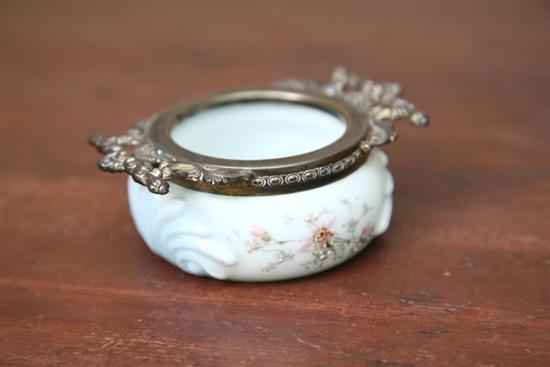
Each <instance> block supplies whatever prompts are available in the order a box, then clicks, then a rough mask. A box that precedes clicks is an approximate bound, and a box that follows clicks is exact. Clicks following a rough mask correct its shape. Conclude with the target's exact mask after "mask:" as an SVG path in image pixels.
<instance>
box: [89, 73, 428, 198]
mask: <svg viewBox="0 0 550 367" xmlns="http://www.w3.org/2000/svg"><path fill="white" fill-rule="evenodd" d="M400 93H401V89H400V87H399V85H398V84H396V83H382V84H379V83H375V82H373V81H371V80H366V79H362V78H360V77H359V76H357V75H355V74H352V73H348V72H346V71H345V70H344V69H343V68H337V69H336V70H335V71H334V72H333V74H332V77H331V79H330V81H329V82H328V83H327V84H324V85H321V84H319V83H317V82H314V81H308V80H298V79H288V80H283V81H280V82H277V83H275V84H274V85H273V86H272V87H268V88H253V89H244V90H235V91H228V92H222V93H217V94H213V95H209V96H205V97H198V98H192V99H190V100H187V101H183V102H181V103H178V104H176V105H174V106H172V107H170V108H168V109H166V110H164V111H161V112H159V113H157V114H155V115H153V116H152V117H150V118H148V119H146V120H143V121H141V122H139V123H137V124H136V125H134V126H133V127H132V128H130V129H129V130H128V131H127V132H126V133H124V134H122V135H117V136H112V137H106V136H104V135H102V134H92V136H91V137H90V143H91V144H92V145H94V146H95V147H96V148H97V149H98V151H99V152H100V153H102V154H103V157H102V158H101V159H100V160H99V161H98V167H99V168H100V169H101V170H103V171H107V172H126V173H128V174H129V175H130V176H131V177H132V178H133V179H134V181H136V182H137V183H140V184H142V185H144V186H146V187H147V188H148V189H149V191H151V192H152V193H155V194H166V193H167V192H168V189H169V182H173V183H176V184H180V185H183V186H186V187H189V188H193V189H196V190H200V191H207V192H214V193H219V194H227V195H270V194H280V193H288V192H295V191H300V190H306V189H310V188H314V187H317V186H321V185H324V184H326V183H328V182H331V181H334V180H337V179H339V178H341V177H343V176H345V175H347V174H349V173H351V172H353V171H354V170H355V169H356V168H358V167H359V166H360V165H361V163H362V162H364V161H365V159H366V158H367V156H368V154H369V152H370V151H371V149H372V148H374V147H376V146H380V145H383V144H386V143H389V142H393V141H395V140H396V138H397V132H396V130H395V127H394V122H395V121H397V120H401V119H408V120H409V121H410V122H411V123H412V124H413V125H416V126H426V125H428V118H427V116H426V115H425V114H424V113H422V112H420V111H418V110H417V109H416V107H415V106H414V105H413V104H412V103H410V102H408V101H406V100H404V99H402V98H401V97H400ZM252 101H279V102H290V103H298V104H304V105H309V106H312V107H317V108H320V109H322V110H325V111H328V112H330V113H332V114H334V115H336V116H338V117H339V118H340V119H341V120H342V121H343V122H344V123H345V125H346V130H345V132H344V134H343V135H342V136H341V137H340V138H339V139H338V140H336V141H335V142H333V143H332V144H329V145H327V146H325V147H323V148H321V149H318V150H315V151H313V152H309V153H305V154H300V155H296V156H292V157H286V158H276V159H265V160H230V159H222V158H215V157H211V156H206V155H201V154H197V153H194V152H191V151H189V150H187V149H185V148H184V147H182V146H180V145H178V144H176V143H175V142H174V140H173V139H172V137H171V131H172V128H173V127H174V126H175V124H178V123H185V122H182V121H183V120H184V119H185V117H186V116H189V115H191V114H194V113H197V112H198V111H201V110H205V109H208V108H213V107H215V106H218V105H224V104H230V103H244V102H252Z"/></svg>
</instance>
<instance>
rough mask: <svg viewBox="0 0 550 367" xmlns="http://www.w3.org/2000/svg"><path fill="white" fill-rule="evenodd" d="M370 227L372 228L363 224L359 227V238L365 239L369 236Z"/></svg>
mask: <svg viewBox="0 0 550 367" xmlns="http://www.w3.org/2000/svg"><path fill="white" fill-rule="evenodd" d="M371 229H372V228H371V226H370V225H366V226H364V227H363V229H361V236H360V238H361V239H365V238H367V237H369V235H370V231H371Z"/></svg>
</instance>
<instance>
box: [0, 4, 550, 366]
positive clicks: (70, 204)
mask: <svg viewBox="0 0 550 367" xmlns="http://www.w3.org/2000/svg"><path fill="white" fill-rule="evenodd" d="M407 4H408V5H407ZM407 4H404V3H399V4H397V3H394V4H389V5H385V6H382V5H380V4H361V3H345V4H336V3H334V4H328V3H325V4H322V5H321V4H317V3H303V4H299V5H292V4H291V3H278V4H277V3H263V4H256V5H254V4H252V3H244V2H243V3H218V4H206V5H200V4H184V3H181V4H179V5H177V4H176V3H153V4H151V3H145V4H144V3H141V4H133V3H123V2H120V3H116V5H109V4H108V3H102V4H99V5H98V4H96V5H94V4H92V3H88V4H84V3H81V4H69V3H66V4H65V5H59V4H57V5H56V4H45V3H34V4H33V3H26V4H25V3H16V2H10V3H8V2H2V3H0V129H1V130H0V138H1V141H0V153H1V154H0V167H1V169H0V179H1V183H2V184H1V194H0V365H3V366H31V365H32V366H77V365H81V366H99V365H117V366H118V365H121V366H148V365H153V366H155V365H156V366H167V365H190V366H235V365H245V366H290V365H296V366H486V367H487V366H549V365H550V143H549V141H550V6H549V5H548V3H542V2H541V3H525V2H521V3H511V2H506V3H500V4H499V3H494V2H493V3H478V4H477V5H476V4H475V3H467V4H466V5H464V4H462V5H461V4H459V3H447V4H440V5H437V6H436V5H434V4H433V3H431V5H430V3H407ZM338 64H342V65H345V66H347V67H348V68H349V69H350V70H353V71H356V72H358V73H361V74H363V75H367V76H369V77H370V78H373V79H375V80H388V79H389V80H398V81H400V82H401V83H402V85H403V87H404V90H405V92H406V96H407V97H409V98H410V99H411V100H413V101H414V102H416V103H417V105H418V106H420V107H422V108H423V109H425V110H426V111H427V112H429V113H430V115H431V117H432V121H433V125H432V126H431V127H430V128H429V129H427V130H419V129H414V128H412V127H408V126H406V125H405V124H403V125H402V126H401V129H400V131H401V137H400V140H399V143H398V144H396V145H392V146H388V147H387V148H385V149H384V150H385V151H386V152H387V153H388V154H389V155H390V167H391V169H392V172H393V174H394V178H395V182H396V191H395V209H394V214H393V222H392V225H391V227H390V229H389V231H388V232H387V233H386V234H385V235H383V236H382V237H380V238H378V239H376V240H375V241H374V242H373V243H372V244H371V245H370V247H369V248H368V249H366V250H365V251H363V252H362V253H361V254H360V255H358V256H357V257H356V258H355V259H353V260H352V261H349V262H348V263H346V264H344V265H342V266H340V267H338V268H335V269H333V270H331V271H328V272H325V273H323V274H321V275H318V276H312V277H309V278H305V279H300V280H296V281H287V282H279V283H267V284H240V283H230V282H222V281H217V280H211V279H205V278H197V277H193V276H190V275H187V274H185V273H183V272H182V271H180V270H178V269H177V268H175V267H173V266H171V265H169V264H168V263H166V262H165V261H163V260H161V259H160V258H158V257H156V256H154V255H153V254H152V253H151V252H150V251H148V250H147V249H146V247H145V246H144V244H143V242H142V240H141V239H140V237H139V236H138V234H137V232H136V230H135V228H134V226H133V223H132V220H131V218H130V215H129V211H128V207H127V201H126V192H125V184H124V178H123V176H121V175H120V176H114V175H113V176H110V175H106V174H103V173H100V172H99V171H98V170H96V168H95V160H96V159H97V158H98V155H97V154H96V152H95V151H94V150H93V149H92V148H91V147H89V146H88V145H87V143H86V138H87V135H88V133H89V132H91V131H94V130H100V131H104V132H107V133H119V132H122V131H123V130H125V129H126V128H127V127H128V126H129V125H130V123H132V122H134V121H137V120H138V119H140V118H141V117H144V116H147V115H149V114H151V113H152V112H154V111H157V110H159V109H160V108H162V107H165V106H167V105H169V104H171V103H173V102H175V101H177V100H179V99H182V98H185V97H189V96H192V95H196V94H201V93H204V92H208V91H213V90H219V89H225V88H231V87H242V86H247V85H258V84H266V83H269V82H271V81H272V80H275V79H278V78H281V77H286V76H302V77H307V78H315V79H325V78H326V77H327V75H328V74H329V73H330V71H331V69H332V67H333V66H335V65H338Z"/></svg>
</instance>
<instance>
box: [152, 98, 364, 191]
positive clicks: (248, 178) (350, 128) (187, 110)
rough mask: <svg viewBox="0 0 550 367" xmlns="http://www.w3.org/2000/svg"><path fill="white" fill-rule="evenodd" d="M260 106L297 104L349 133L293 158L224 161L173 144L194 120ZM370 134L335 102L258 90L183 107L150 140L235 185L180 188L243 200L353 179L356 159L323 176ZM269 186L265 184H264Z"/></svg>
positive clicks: (189, 182)
mask: <svg viewBox="0 0 550 367" xmlns="http://www.w3.org/2000/svg"><path fill="white" fill-rule="evenodd" d="M256 101H274V102H283V103H296V104H299V105H306V106H311V107H314V108H318V109H321V110H324V111H326V112H328V113H330V114H332V115H335V116H336V117H338V118H339V119H341V120H342V122H343V123H344V125H345V131H344V133H343V135H341V136H340V137H339V138H338V139H337V140H336V141H334V142H332V143H330V144H328V145H326V146H324V147H321V148H319V149H317V150H314V151H311V152H307V153H304V154H300V155H295V156H290V157H284V158H274V159H259V160H235V159H223V158H217V157H212V156H207V155H202V154H198V153H195V152H192V151H190V150H187V149H185V148H184V147H182V146H181V145H179V144H177V143H176V142H175V141H174V140H173V138H172V134H171V133H172V129H173V127H174V126H176V125H177V124H179V123H185V122H184V121H182V120H184V119H185V118H186V117H188V116H190V115H191V114H195V113H200V112H201V111H204V110H207V109H211V108H215V107H217V106H221V105H227V104H236V103H248V102H256ZM366 131H367V124H366V123H362V122H361V119H360V118H358V116H354V113H353V111H352V110H351V109H350V108H349V107H348V106H346V105H345V104H344V103H342V102H340V101H337V100H335V99H333V98H329V97H326V96H323V95H319V94H314V93H307V92H294V91H288V90H282V89H275V88H269V89H267V88H256V89H245V90H232V91H227V92H221V93H216V94H212V95H207V96H202V97H198V98H193V99H190V100H187V101H183V102H181V103H178V104H176V105H174V106H172V107H170V108H168V109H166V110H165V111H163V112H161V113H159V114H158V115H157V116H156V117H155V118H154V119H153V121H152V123H151V130H150V139H151V141H152V143H153V144H154V145H155V146H156V147H157V148H158V149H160V150H161V151H163V152H164V153H166V154H168V155H170V156H171V157H173V158H174V159H175V160H176V162H181V163H185V164H191V165H195V166H199V167H201V168H202V169H203V170H207V171H208V172H210V173H214V172H218V173H220V174H223V176H225V177H232V178H233V180H232V181H233V182H232V183H231V184H226V185H217V186H213V185H212V184H211V183H209V182H206V183H204V182H201V181H200V180H195V179H188V178H186V177H176V178H175V180H174V181H175V182H178V183H180V184H183V185H185V186H190V187H193V188H195V189H200V190H204V191H211V192H221V193H228V194H241V195H242V194H262V193H263V194H267V193H282V192H292V191H298V190H301V189H304V188H305V187H307V188H312V187H315V186H319V185H322V184H324V183H326V182H327V181H328V179H336V178H339V177H342V176H343V175H345V174H347V173H350V172H351V168H352V166H356V164H357V163H359V161H362V160H361V159H358V158H360V157H358V156H357V154H356V155H355V156H354V159H353V162H347V163H346V164H345V167H342V169H340V170H338V169H336V170H335V169H332V167H331V170H330V171H328V172H327V169H325V170H324V171H322V172H318V171H320V169H321V168H322V167H325V166H327V165H330V164H331V163H335V162H338V161H340V160H341V159H342V158H345V157H346V156H349V155H350V153H353V152H354V151H355V150H357V147H358V145H359V144H360V141H361V139H362V137H363V136H364V135H365V134H366ZM351 163H353V164H351ZM333 171H334V172H333ZM324 176H327V177H324ZM328 176H330V177H328ZM264 181H265V184H262V182H264Z"/></svg>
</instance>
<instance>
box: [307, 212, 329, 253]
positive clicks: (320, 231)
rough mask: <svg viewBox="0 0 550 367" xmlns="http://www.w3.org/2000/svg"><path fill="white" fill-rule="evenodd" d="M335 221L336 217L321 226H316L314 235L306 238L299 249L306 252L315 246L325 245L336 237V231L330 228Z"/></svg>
mask: <svg viewBox="0 0 550 367" xmlns="http://www.w3.org/2000/svg"><path fill="white" fill-rule="evenodd" d="M334 223H336V218H333V219H332V220H330V221H329V222H328V223H326V224H325V225H323V226H321V227H316V228H315V230H314V231H313V233H312V235H311V236H309V237H306V238H305V239H304V241H303V244H302V247H300V249H299V251H300V252H305V251H309V250H311V249H313V248H322V247H325V246H326V245H327V243H328V242H329V241H330V239H331V238H332V237H334V233H333V232H332V231H331V230H330V229H331V228H332V227H333V226H334Z"/></svg>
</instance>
